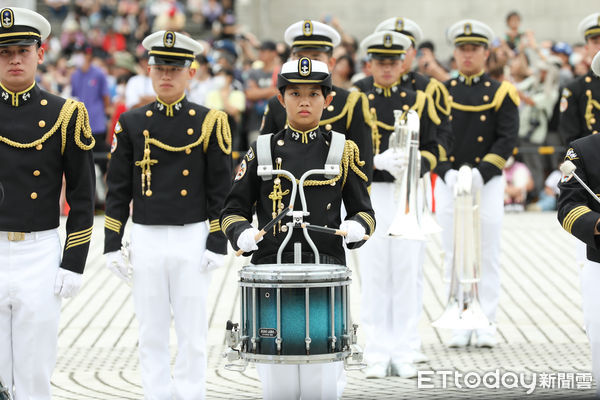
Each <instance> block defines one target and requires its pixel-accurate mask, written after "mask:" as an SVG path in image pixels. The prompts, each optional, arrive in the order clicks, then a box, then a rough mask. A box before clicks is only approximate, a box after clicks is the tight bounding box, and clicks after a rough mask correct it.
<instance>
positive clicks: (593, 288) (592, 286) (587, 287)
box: [580, 259, 600, 396]
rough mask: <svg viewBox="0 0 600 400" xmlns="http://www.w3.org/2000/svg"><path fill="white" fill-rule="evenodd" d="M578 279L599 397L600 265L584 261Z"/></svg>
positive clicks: (593, 373)
mask: <svg viewBox="0 0 600 400" xmlns="http://www.w3.org/2000/svg"><path fill="white" fill-rule="evenodd" d="M580 278H581V297H582V300H583V320H584V323H585V332H586V334H587V337H588V340H589V341H590V349H591V352H592V375H593V376H594V381H595V382H596V395H598V396H600V313H599V312H598V310H600V296H598V287H599V286H600V263H597V262H594V261H590V260H587V259H586V261H585V263H584V264H583V268H582V269H581V274H580Z"/></svg>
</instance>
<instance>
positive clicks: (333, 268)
mask: <svg viewBox="0 0 600 400" xmlns="http://www.w3.org/2000/svg"><path fill="white" fill-rule="evenodd" d="M350 275H351V271H350V269H349V268H348V267H346V266H344V265H334V264H261V265H248V266H245V267H244V268H242V270H241V271H240V279H241V280H242V281H249V282H265V283H272V282H338V281H343V280H346V279H348V278H350Z"/></svg>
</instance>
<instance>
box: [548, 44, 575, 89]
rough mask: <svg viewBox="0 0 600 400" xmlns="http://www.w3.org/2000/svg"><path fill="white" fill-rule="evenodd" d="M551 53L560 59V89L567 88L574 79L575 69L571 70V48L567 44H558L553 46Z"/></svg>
mask: <svg viewBox="0 0 600 400" xmlns="http://www.w3.org/2000/svg"><path fill="white" fill-rule="evenodd" d="M551 52H552V54H553V55H555V56H557V57H558V59H560V63H561V65H560V71H559V73H558V79H559V84H560V87H565V86H566V85H567V84H568V83H569V82H571V81H572V80H573V78H574V75H573V69H572V68H571V64H569V57H570V56H571V53H572V49H571V46H569V44H568V43H565V42H557V43H555V44H554V45H553V46H552V49H551Z"/></svg>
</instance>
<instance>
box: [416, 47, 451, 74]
mask: <svg viewBox="0 0 600 400" xmlns="http://www.w3.org/2000/svg"><path fill="white" fill-rule="evenodd" d="M434 51H435V47H434V46H433V43H431V42H430V41H423V42H421V43H420V44H419V47H418V50H417V72H419V73H420V74H422V75H425V76H429V77H431V78H435V79H437V80H438V81H440V82H445V81H447V80H448V79H450V74H448V71H446V69H445V68H444V67H442V64H441V63H440V62H439V61H438V60H437V59H436V58H435V54H434Z"/></svg>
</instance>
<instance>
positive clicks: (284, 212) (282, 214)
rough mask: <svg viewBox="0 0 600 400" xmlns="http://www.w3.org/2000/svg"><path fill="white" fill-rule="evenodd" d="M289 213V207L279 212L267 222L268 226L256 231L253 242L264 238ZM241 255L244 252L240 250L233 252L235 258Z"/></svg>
mask: <svg viewBox="0 0 600 400" xmlns="http://www.w3.org/2000/svg"><path fill="white" fill-rule="evenodd" d="M290 211H292V207H291V206H290V207H287V208H284V209H283V210H281V212H280V213H279V214H277V216H276V217H275V218H273V219H272V220H271V221H269V223H268V224H266V225H265V226H263V228H262V229H261V230H260V231H258V233H257V234H256V235H254V241H255V242H258V241H259V240H260V238H261V237H263V236H265V234H266V233H267V231H269V230H270V229H271V228H272V227H274V226H275V224H277V223H278V222H279V221H281V220H282V219H283V217H285V216H286V215H288V214H289V212H290ZM242 254H244V250H242V249H239V250H238V251H236V252H235V255H236V256H237V257H239V256H241V255H242Z"/></svg>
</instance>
